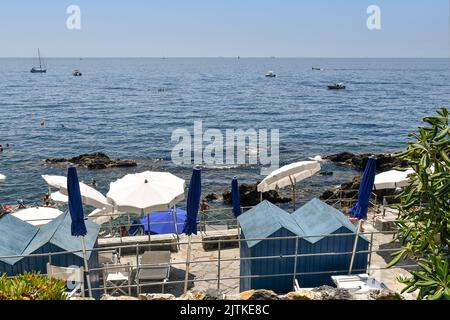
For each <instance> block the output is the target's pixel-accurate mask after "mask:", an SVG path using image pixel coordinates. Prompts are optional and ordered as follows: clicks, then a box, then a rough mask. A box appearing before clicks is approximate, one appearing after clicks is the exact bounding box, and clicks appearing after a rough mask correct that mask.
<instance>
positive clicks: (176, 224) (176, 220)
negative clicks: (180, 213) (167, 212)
mask: <svg viewBox="0 0 450 320" xmlns="http://www.w3.org/2000/svg"><path fill="white" fill-rule="evenodd" d="M172 217H173V222H174V223H175V233H176V234H177V242H178V247H179V246H180V236H179V235H178V219H177V207H176V205H174V206H173V209H172Z"/></svg>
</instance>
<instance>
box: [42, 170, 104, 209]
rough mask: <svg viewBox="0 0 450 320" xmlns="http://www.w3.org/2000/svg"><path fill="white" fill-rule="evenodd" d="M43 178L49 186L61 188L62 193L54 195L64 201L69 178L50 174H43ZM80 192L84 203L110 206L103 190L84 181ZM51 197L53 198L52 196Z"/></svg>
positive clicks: (99, 206)
mask: <svg viewBox="0 0 450 320" xmlns="http://www.w3.org/2000/svg"><path fill="white" fill-rule="evenodd" d="M42 178H43V179H44V180H45V181H46V182H47V184H48V185H49V186H51V187H54V188H58V189H59V192H60V193H59V194H55V195H54V196H55V197H57V198H58V199H59V200H63V201H64V200H65V198H63V197H62V196H66V197H67V178H66V177H64V176H49V175H43V176H42ZM80 192H81V200H82V201H83V203H84V204H86V205H89V206H93V207H95V208H99V209H103V208H106V207H110V204H109V203H108V201H107V200H106V197H105V196H104V195H103V194H102V193H101V192H99V191H97V190H95V189H94V188H92V187H90V186H88V185H86V184H84V183H82V182H80ZM52 195H53V194H52ZM51 198H52V199H53V197H52V196H51ZM53 200H54V201H56V202H58V200H56V199H53ZM67 201H68V200H67ZM67 201H65V202H67Z"/></svg>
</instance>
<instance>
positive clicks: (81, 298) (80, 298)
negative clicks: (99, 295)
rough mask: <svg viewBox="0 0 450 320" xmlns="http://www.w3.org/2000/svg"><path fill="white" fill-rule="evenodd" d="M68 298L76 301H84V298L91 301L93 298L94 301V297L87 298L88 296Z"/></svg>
mask: <svg viewBox="0 0 450 320" xmlns="http://www.w3.org/2000/svg"><path fill="white" fill-rule="evenodd" d="M69 300H76V301H84V300H86V301H92V300H94V301H95V299H94V298H89V297H70V298H69Z"/></svg>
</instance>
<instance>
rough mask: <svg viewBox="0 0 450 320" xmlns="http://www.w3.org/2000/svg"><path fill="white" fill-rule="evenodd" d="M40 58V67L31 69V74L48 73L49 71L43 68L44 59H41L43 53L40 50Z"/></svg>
mask: <svg viewBox="0 0 450 320" xmlns="http://www.w3.org/2000/svg"><path fill="white" fill-rule="evenodd" d="M38 57H39V67H33V68H31V71H30V72H31V73H46V72H47V69H45V68H43V67H42V59H41V52H40V51H39V49H38Z"/></svg>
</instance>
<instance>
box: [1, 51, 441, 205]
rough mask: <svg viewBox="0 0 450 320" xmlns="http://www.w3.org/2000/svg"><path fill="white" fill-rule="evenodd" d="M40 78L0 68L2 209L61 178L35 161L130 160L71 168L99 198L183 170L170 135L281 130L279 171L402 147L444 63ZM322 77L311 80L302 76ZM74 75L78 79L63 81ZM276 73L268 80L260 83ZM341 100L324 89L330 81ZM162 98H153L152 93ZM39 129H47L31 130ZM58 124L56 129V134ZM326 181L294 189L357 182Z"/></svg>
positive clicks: (198, 65) (21, 69) (107, 69)
mask: <svg viewBox="0 0 450 320" xmlns="http://www.w3.org/2000/svg"><path fill="white" fill-rule="evenodd" d="M46 63H47V66H48V73H47V74H44V75H39V74H31V73H30V72H29V70H30V68H31V67H32V66H34V65H35V64H36V61H35V59H0V144H3V145H4V144H6V143H9V144H11V145H12V148H11V149H10V150H6V151H5V152H3V153H2V154H0V173H2V174H5V175H7V176H8V180H7V182H6V183H3V184H0V202H3V203H8V202H10V203H14V202H15V201H16V200H17V199H18V198H23V199H24V200H25V201H26V202H28V203H32V202H35V201H39V200H40V198H41V196H42V194H43V193H44V192H45V191H46V185H45V183H44V181H43V180H42V179H41V178H40V175H41V174H64V173H65V170H63V169H61V168H51V167H49V166H46V165H44V164H43V163H42V160H43V159H45V158H48V157H69V156H76V155H79V154H81V153H86V152H97V151H102V152H105V153H107V154H108V155H109V156H111V157H114V158H123V159H137V160H139V167H138V168H132V169H111V170H103V171H87V170H80V172H79V174H80V177H81V179H82V180H85V181H89V180H90V179H91V178H92V177H95V178H96V179H97V181H98V182H99V188H100V190H101V191H103V192H105V193H106V191H107V190H108V185H109V182H110V181H112V180H115V179H117V178H120V177H122V176H123V175H125V174H127V173H131V172H136V171H143V170H147V169H150V170H168V171H171V172H173V173H175V174H177V175H179V176H181V177H183V178H186V179H187V178H188V177H189V175H190V169H189V168H179V167H175V166H174V165H173V164H172V163H171V161H170V151H171V149H172V147H173V144H172V143H171V142H170V137H171V134H172V130H173V129H175V128H187V129H189V130H190V131H192V128H193V121H194V120H203V123H204V126H206V127H207V128H219V129H223V130H224V129H226V128H234V129H238V128H242V129H248V128H255V129H259V128H267V129H272V128H279V129H280V133H281V141H280V144H281V145H280V153H281V154H280V157H281V162H282V164H286V163H289V162H292V161H299V160H305V159H306V157H309V156H314V155H318V154H320V155H326V154H330V153H335V152H339V151H352V152H387V151H395V150H399V149H401V148H402V147H404V146H405V142H406V141H407V139H408V138H407V134H408V133H409V132H411V131H414V130H415V128H416V126H417V125H418V124H419V123H420V121H421V118H422V117H423V116H425V115H429V114H433V112H434V110H435V109H436V108H437V107H439V106H441V105H447V106H448V105H449V102H450V72H449V71H450V60H448V59H447V60H445V59H442V60H431V59H428V60H414V59H405V60H399V59H378V60H377V59H239V60H238V59H222V58H217V59H83V60H80V59H47V60H46ZM313 66H314V67H322V68H325V71H312V70H311V67H313ZM74 69H80V70H81V71H82V72H83V76H82V77H73V76H72V75H71V73H72V71H73V70H74ZM267 70H274V71H275V72H276V73H277V75H278V76H277V78H273V79H268V78H265V77H264V74H265V73H266V72H267ZM338 81H342V82H345V83H346V84H347V86H348V88H347V90H345V91H329V90H327V89H326V85H327V84H328V83H330V82H338ZM160 89H163V90H160ZM43 119H45V122H46V126H45V128H40V126H39V123H40V122H41V121H42V120H43ZM61 125H64V126H65V128H62V126H61ZM324 169H325V170H332V171H334V172H335V174H334V176H332V177H314V178H313V179H311V180H308V181H305V182H304V183H302V184H301V185H300V188H301V189H302V190H303V192H302V193H301V197H302V198H303V199H306V198H309V197H311V196H314V195H317V194H319V193H320V191H321V189H322V188H323V187H324V186H330V185H335V184H337V183H341V182H344V181H346V180H347V179H348V177H349V176H351V175H354V174H355V172H354V171H352V170H350V169H346V168H339V167H335V166H333V165H325V168H324ZM259 172H260V171H259V168H258V167H254V166H243V167H238V168H225V169H224V168H221V169H218V168H207V169H206V170H205V171H204V174H203V181H204V190H205V193H207V192H212V191H214V192H221V191H222V190H224V189H226V188H228V186H229V183H230V180H231V178H232V177H233V176H234V175H237V176H238V177H239V178H240V181H241V182H252V183H253V182H255V181H256V180H259V179H262V176H260V175H259Z"/></svg>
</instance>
